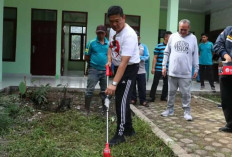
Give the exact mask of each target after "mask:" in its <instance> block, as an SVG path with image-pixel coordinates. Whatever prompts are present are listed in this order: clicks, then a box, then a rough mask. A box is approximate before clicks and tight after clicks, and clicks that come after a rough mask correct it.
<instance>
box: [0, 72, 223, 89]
mask: <svg viewBox="0 0 232 157" xmlns="http://www.w3.org/2000/svg"><path fill="white" fill-rule="evenodd" d="M21 81H24V75H20V74H7V75H3V79H2V82H0V89H3V88H5V87H8V86H18V85H19V83H20V82H21ZM26 81H27V85H28V86H34V85H37V86H38V85H41V84H47V83H49V84H50V85H51V86H52V87H56V86H57V85H58V84H63V85H65V84H68V87H69V88H82V89H84V88H86V86H87V77H86V76H84V75H76V76H72V75H71V76H62V77H60V78H59V79H56V78H55V77H53V76H26ZM111 81H112V80H111V79H110V82H111ZM152 82H153V79H149V81H148V82H147V84H146V85H147V86H146V89H147V90H150V89H151V85H152ZM162 86H163V81H162V80H160V82H159V85H158V87H157V93H159V92H160V91H161V89H162ZM215 87H216V91H218V92H219V90H220V89H219V84H218V83H215ZM96 89H100V87H99V85H97V86H96ZM191 90H192V91H193V92H208V91H211V88H210V85H209V83H208V81H205V89H204V90H200V83H198V82H196V81H193V82H192V88H191Z"/></svg>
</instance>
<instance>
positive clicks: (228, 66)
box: [218, 61, 232, 75]
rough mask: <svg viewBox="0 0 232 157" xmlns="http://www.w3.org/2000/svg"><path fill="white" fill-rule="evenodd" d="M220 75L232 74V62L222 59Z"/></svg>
mask: <svg viewBox="0 0 232 157" xmlns="http://www.w3.org/2000/svg"><path fill="white" fill-rule="evenodd" d="M218 75H232V62H226V61H222V62H221V63H219V66H218Z"/></svg>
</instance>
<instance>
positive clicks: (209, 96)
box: [200, 94, 221, 103]
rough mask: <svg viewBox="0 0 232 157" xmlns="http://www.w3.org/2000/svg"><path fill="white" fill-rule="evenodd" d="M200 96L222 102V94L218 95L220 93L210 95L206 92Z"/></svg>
mask: <svg viewBox="0 0 232 157" xmlns="http://www.w3.org/2000/svg"><path fill="white" fill-rule="evenodd" d="M200 96H202V97H204V98H207V99H210V100H213V101H216V102H219V103H221V95H218V94H208V95H207V94H204V95H200Z"/></svg>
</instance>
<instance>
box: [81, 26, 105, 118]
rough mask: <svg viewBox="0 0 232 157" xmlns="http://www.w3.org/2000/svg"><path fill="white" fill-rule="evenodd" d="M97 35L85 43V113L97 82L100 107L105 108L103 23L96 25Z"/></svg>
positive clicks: (88, 109) (88, 108)
mask: <svg viewBox="0 0 232 157" xmlns="http://www.w3.org/2000/svg"><path fill="white" fill-rule="evenodd" d="M96 34H97V37H96V38H95V39H93V40H91V41H89V42H88V43H87V46H86V50H85V60H86V61H87V62H88V64H89V69H88V79H87V88H86V92H85V109H86V111H87V114H88V113H89V112H90V103H91V99H92V96H93V91H94V89H95V86H96V84H97V83H98V82H99V85H100V88H101V92H100V96H101V99H102V107H103V109H105V105H104V100H105V90H106V86H107V85H106V69H105V64H106V63H107V52H108V48H109V42H108V40H107V39H106V28H105V26H103V25H99V26H97V29H96Z"/></svg>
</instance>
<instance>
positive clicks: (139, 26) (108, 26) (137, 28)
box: [104, 13, 141, 35]
mask: <svg viewBox="0 0 232 157" xmlns="http://www.w3.org/2000/svg"><path fill="white" fill-rule="evenodd" d="M124 15H125V16H126V19H127V17H138V18H139V23H138V26H131V25H130V27H131V28H133V29H134V30H138V31H139V32H140V28H141V16H140V15H130V14H124ZM106 18H107V13H105V19H104V25H105V27H106V29H107V30H108V28H111V27H110V25H109V24H106ZM107 35H109V34H107Z"/></svg>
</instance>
